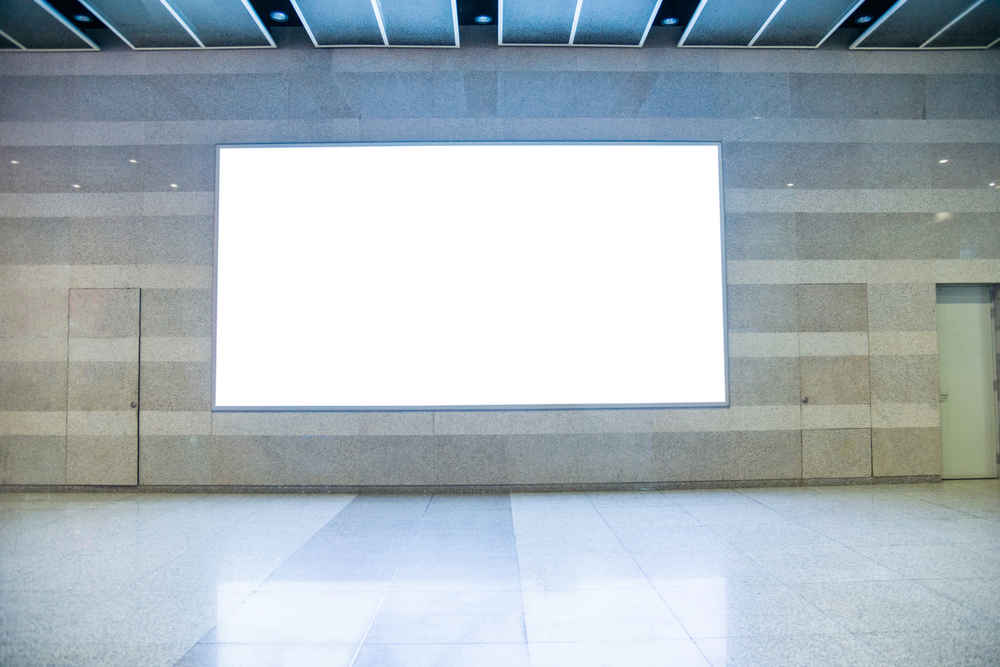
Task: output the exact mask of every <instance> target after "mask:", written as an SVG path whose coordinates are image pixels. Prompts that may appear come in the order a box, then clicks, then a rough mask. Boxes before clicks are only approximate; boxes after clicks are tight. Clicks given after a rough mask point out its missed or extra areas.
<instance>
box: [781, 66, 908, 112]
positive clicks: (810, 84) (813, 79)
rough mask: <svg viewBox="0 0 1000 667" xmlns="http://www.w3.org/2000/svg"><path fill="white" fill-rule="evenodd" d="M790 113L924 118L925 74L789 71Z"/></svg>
mask: <svg viewBox="0 0 1000 667" xmlns="http://www.w3.org/2000/svg"><path fill="white" fill-rule="evenodd" d="M789 85H790V86H791V107H792V116H796V117H803V118H923V115H924V100H925V89H926V77H924V76H922V75H915V74H821V73H814V74H791V75H790V77H789Z"/></svg>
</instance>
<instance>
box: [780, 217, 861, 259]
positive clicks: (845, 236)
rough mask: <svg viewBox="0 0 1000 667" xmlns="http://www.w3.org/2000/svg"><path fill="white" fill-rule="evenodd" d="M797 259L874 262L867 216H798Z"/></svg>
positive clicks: (796, 231) (796, 232)
mask: <svg viewBox="0 0 1000 667" xmlns="http://www.w3.org/2000/svg"><path fill="white" fill-rule="evenodd" d="M795 217H796V224H795V255H796V257H798V258H799V259H871V258H872V249H871V244H870V243H869V239H868V233H867V232H868V227H867V225H866V224H865V219H864V216H863V215H859V214H846V215H845V214H839V213H798V214H796V216H795Z"/></svg>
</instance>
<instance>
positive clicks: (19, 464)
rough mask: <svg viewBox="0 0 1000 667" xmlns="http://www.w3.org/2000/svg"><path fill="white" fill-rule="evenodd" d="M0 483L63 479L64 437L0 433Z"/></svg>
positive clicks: (57, 482) (60, 480)
mask: <svg viewBox="0 0 1000 667" xmlns="http://www.w3.org/2000/svg"><path fill="white" fill-rule="evenodd" d="M0 475H2V478H0V484H63V483H65V482H66V438H65V437H63V436H31V435H14V436H10V435H7V436H0Z"/></svg>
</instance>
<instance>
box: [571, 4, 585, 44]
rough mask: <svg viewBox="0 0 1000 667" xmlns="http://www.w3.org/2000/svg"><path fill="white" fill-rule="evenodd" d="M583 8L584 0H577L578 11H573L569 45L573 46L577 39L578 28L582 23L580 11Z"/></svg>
mask: <svg viewBox="0 0 1000 667" xmlns="http://www.w3.org/2000/svg"><path fill="white" fill-rule="evenodd" d="M582 8H583V0H576V9H575V10H574V11H573V26H572V27H571V28H570V29H569V44H570V46H572V45H573V41H574V40H575V39H576V26H577V25H579V23H580V10H581V9H582Z"/></svg>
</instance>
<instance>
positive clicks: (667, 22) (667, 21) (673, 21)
mask: <svg viewBox="0 0 1000 667" xmlns="http://www.w3.org/2000/svg"><path fill="white" fill-rule="evenodd" d="M678 23H680V19H678V18H677V17H676V16H668V17H666V18H665V19H663V20H661V21H660V25H677V24H678Z"/></svg>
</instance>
